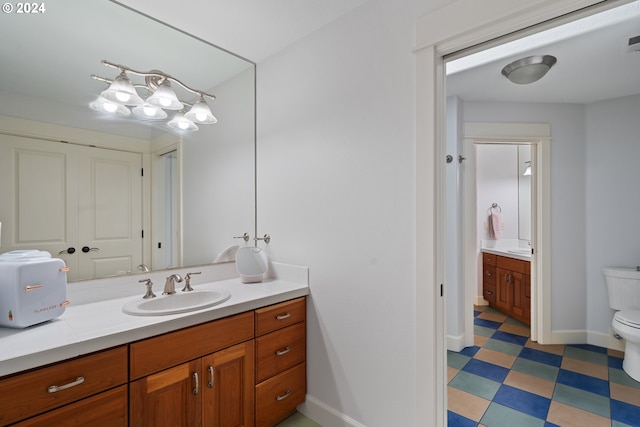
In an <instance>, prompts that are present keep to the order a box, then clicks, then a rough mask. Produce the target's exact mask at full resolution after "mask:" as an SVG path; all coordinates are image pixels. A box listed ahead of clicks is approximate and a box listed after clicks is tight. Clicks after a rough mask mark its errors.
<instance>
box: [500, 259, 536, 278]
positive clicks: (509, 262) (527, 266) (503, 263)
mask: <svg viewBox="0 0 640 427" xmlns="http://www.w3.org/2000/svg"><path fill="white" fill-rule="evenodd" d="M498 267H500V268H504V269H505V270H511V271H516V272H518V273H523V274H529V273H530V271H531V262H529V261H523V260H520V259H515V258H509V257H506V256H498Z"/></svg>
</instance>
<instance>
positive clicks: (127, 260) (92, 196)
mask: <svg viewBox="0 0 640 427" xmlns="http://www.w3.org/2000/svg"><path fill="white" fill-rule="evenodd" d="M81 148H82V150H81V153H80V161H79V168H78V170H79V176H80V177H81V179H80V180H79V189H78V194H79V201H80V216H79V219H80V220H79V224H78V227H79V234H80V240H79V243H78V245H79V247H80V248H79V250H80V255H79V256H80V259H81V263H80V272H79V273H80V279H86V278H91V277H96V276H109V275H114V274H122V273H125V272H130V271H134V270H135V268H136V266H137V265H139V264H142V235H141V232H142V209H141V198H142V197H141V196H142V180H141V174H140V170H141V156H140V154H136V153H126V152H121V151H113V150H103V149H97V148H87V147H81ZM82 248H85V249H86V248H88V252H84V251H83V250H82Z"/></svg>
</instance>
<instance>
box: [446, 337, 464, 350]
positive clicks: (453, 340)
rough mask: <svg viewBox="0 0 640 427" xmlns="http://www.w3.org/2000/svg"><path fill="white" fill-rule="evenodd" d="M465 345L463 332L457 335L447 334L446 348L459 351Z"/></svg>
mask: <svg viewBox="0 0 640 427" xmlns="http://www.w3.org/2000/svg"><path fill="white" fill-rule="evenodd" d="M464 347H465V345H464V334H462V335H458V336H457V337H453V336H451V335H447V350H449V351H460V350H462V349H463V348H464Z"/></svg>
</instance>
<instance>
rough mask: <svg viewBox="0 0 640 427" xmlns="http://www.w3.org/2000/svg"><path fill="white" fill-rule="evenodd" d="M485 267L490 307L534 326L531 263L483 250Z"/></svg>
mask: <svg viewBox="0 0 640 427" xmlns="http://www.w3.org/2000/svg"><path fill="white" fill-rule="evenodd" d="M482 268H483V296H484V298H485V299H486V300H487V301H488V302H489V306H490V307H493V308H495V309H496V310H498V311H501V312H503V313H504V314H507V315H509V316H511V317H513V318H514V319H516V320H519V321H521V322H523V323H525V324H527V325H530V324H531V262H529V261H523V260H520V259H515V258H510V257H506V256H501V255H493V254H488V253H486V252H483V266H482ZM494 272H495V273H494Z"/></svg>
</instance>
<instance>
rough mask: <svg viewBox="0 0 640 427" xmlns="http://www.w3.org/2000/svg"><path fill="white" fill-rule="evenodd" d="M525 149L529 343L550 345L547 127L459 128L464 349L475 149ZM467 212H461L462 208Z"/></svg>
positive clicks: (472, 292) (469, 316) (473, 269)
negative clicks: (512, 146) (529, 177)
mask: <svg viewBox="0 0 640 427" xmlns="http://www.w3.org/2000/svg"><path fill="white" fill-rule="evenodd" d="M478 143H480V144H482V143H491V144H526V145H530V146H531V148H532V151H531V155H532V159H533V160H534V161H533V162H532V163H531V167H532V169H533V170H534V174H533V178H534V179H533V180H532V183H531V184H532V186H531V192H532V199H531V202H532V203H531V221H532V236H531V245H532V247H533V248H534V254H533V255H532V259H531V260H532V267H533V268H532V270H531V339H532V340H533V341H537V342H539V343H541V344H549V343H551V310H550V306H551V285H552V284H551V227H550V224H551V187H550V182H551V168H550V167H549V165H550V164H551V162H550V160H551V126H550V125H548V124H545V123H473V122H467V123H465V124H464V144H463V156H464V157H465V158H466V161H467V164H466V165H465V168H464V169H463V172H462V173H463V175H464V178H463V179H464V186H463V187H464V198H463V200H464V201H463V211H464V219H463V221H464V226H463V227H464V233H463V240H464V260H463V263H464V276H463V277H464V283H465V286H464V288H465V292H464V295H465V303H464V310H465V311H464V343H465V346H471V345H473V335H474V333H473V305H474V304H475V301H476V298H477V297H478V294H477V291H476V289H477V284H478V281H479V280H481V279H480V277H481V276H480V275H479V273H478V271H479V266H480V261H479V250H478V239H477V236H478V229H477V220H476V218H477V210H476V169H475V168H476V160H475V157H476V153H475V149H474V146H475V144H478ZM465 206H466V207H468V208H467V209H464V207H465Z"/></svg>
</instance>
